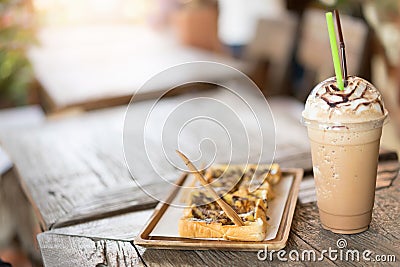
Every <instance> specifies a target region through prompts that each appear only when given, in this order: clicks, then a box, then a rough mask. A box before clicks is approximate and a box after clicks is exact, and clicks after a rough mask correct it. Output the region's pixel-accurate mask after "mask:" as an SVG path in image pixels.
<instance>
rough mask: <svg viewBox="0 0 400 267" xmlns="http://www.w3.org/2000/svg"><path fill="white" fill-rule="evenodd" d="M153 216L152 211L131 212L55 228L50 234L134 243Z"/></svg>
mask: <svg viewBox="0 0 400 267" xmlns="http://www.w3.org/2000/svg"><path fill="white" fill-rule="evenodd" d="M152 214H153V210H152V209H150V210H143V211H136V212H129V213H125V214H121V215H117V216H112V217H108V218H103V219H99V220H93V221H89V222H85V223H81V224H76V225H72V226H66V227H61V228H55V229H52V230H51V231H49V232H50V233H57V234H64V235H71V236H85V237H90V238H99V239H113V240H121V241H132V240H133V239H134V238H135V237H136V235H137V234H138V233H139V231H140V230H141V229H142V228H143V226H144V224H145V223H146V222H147V220H148V219H149V218H150V216H151V215H152Z"/></svg>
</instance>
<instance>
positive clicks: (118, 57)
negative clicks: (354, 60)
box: [29, 24, 246, 112]
mask: <svg viewBox="0 0 400 267" xmlns="http://www.w3.org/2000/svg"><path fill="white" fill-rule="evenodd" d="M38 39H39V45H38V46H35V47H32V48H31V49H30V51H29V59H30V61H31V63H32V66H33V69H34V72H35V76H36V78H37V80H38V82H39V83H40V85H41V87H42V90H41V95H42V97H41V98H42V100H43V105H44V106H45V108H46V110H48V111H49V112H57V111H63V110H65V109H71V108H81V109H85V110H88V109H95V108H101V107H109V106H111V105H121V104H127V103H128V102H129V100H130V99H131V97H132V94H133V93H135V92H137V95H136V96H135V97H136V99H147V98H152V97H153V96H154V91H160V90H165V89H169V86H170V85H171V84H169V83H168V82H167V83H164V84H163V85H162V86H155V87H151V88H148V90H140V91H138V90H139V88H141V87H142V85H143V84H144V83H145V82H146V81H147V80H148V79H150V78H151V77H152V76H154V75H155V74H157V73H159V72H160V71H163V70H165V69H166V68H169V67H171V66H175V65H178V64H182V63H186V62H192V61H199V60H200V61H215V62H220V63H223V64H227V65H229V66H233V67H236V68H238V69H240V70H242V71H244V70H246V64H244V63H243V62H238V61H236V60H233V59H230V58H227V57H225V56H222V55H219V54H216V53H213V52H210V51H206V50H201V49H198V48H194V47H187V46H183V45H181V44H179V42H178V41H177V40H176V38H174V36H173V33H171V32H170V31H164V32H157V31H155V30H152V29H149V28H147V27H145V26H138V25H134V24H133V25H123V24H122V25H96V26H95V25H91V26H80V27H76V26H75V27H74V26H70V27H67V26H65V27H55V28H51V27H48V28H43V29H40V31H39V32H38ZM202 72H205V70H201V69H199V70H198V72H197V73H195V75H193V79H194V80H196V77H199V75H200V76H201V74H202ZM179 75H180V73H177V74H175V76H176V77H175V78H179ZM206 75H207V76H209V79H211V80H218V79H224V78H226V77H224V73H223V72H222V73H216V74H215V75H210V74H206ZM171 80H174V79H172V78H171Z"/></svg>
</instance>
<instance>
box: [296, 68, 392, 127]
mask: <svg viewBox="0 0 400 267" xmlns="http://www.w3.org/2000/svg"><path fill="white" fill-rule="evenodd" d="M386 115H387V111H386V109H385V107H384V104H383V100H382V96H381V94H380V93H379V91H378V90H377V89H376V88H375V87H374V86H373V85H372V84H371V83H369V82H368V81H366V80H364V79H362V78H359V77H356V76H349V77H347V83H346V86H345V88H344V90H343V91H340V90H339V88H338V87H337V83H336V78H335V77H332V78H329V79H327V80H325V81H323V82H321V83H320V84H318V85H317V86H316V87H315V88H314V89H313V91H312V92H311V93H310V95H309V96H308V98H307V101H306V105H305V109H304V111H303V117H304V118H305V119H308V120H316V121H319V122H327V123H354V122H364V121H371V120H375V119H381V118H385V117H386Z"/></svg>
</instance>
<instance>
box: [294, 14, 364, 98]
mask: <svg viewBox="0 0 400 267" xmlns="http://www.w3.org/2000/svg"><path fill="white" fill-rule="evenodd" d="M340 20H341V24H342V31H343V38H344V41H345V44H346V59H347V69H348V74H349V75H357V76H362V77H364V78H367V79H368V78H369V77H368V76H369V68H370V66H369V57H368V51H369V48H370V46H369V42H368V38H369V29H368V26H367V25H366V24H365V22H364V21H363V20H361V19H358V18H354V17H350V16H348V15H344V14H343V15H340ZM296 59H297V61H298V62H299V63H300V65H301V66H302V67H303V68H304V70H305V73H304V76H303V80H302V83H301V84H300V85H298V86H297V88H296V91H295V92H294V94H295V95H296V96H297V97H298V98H299V99H301V100H305V98H306V97H307V95H308V94H309V92H310V90H311V89H312V88H313V87H314V86H315V84H316V83H318V82H320V81H322V80H325V79H326V78H328V77H331V76H333V75H334V69H333V62H332V54H331V49H330V44H329V37H328V30H327V26H326V19H325V11H323V10H317V9H309V10H307V11H306V12H305V13H304V14H303V21H302V24H301V33H300V41H299V47H298V49H297V51H296Z"/></svg>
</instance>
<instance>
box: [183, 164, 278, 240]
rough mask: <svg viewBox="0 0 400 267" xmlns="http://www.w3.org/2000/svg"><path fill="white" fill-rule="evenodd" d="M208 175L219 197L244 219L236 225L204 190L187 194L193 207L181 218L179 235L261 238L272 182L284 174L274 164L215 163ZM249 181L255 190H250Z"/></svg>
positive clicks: (264, 227)
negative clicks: (228, 164) (239, 224)
mask: <svg viewBox="0 0 400 267" xmlns="http://www.w3.org/2000/svg"><path fill="white" fill-rule="evenodd" d="M205 177H206V178H207V181H208V182H209V184H210V185H211V186H212V187H213V188H214V190H215V191H216V192H217V193H218V195H219V196H220V197H222V198H223V199H224V200H225V202H226V203H228V204H229V205H230V206H231V207H232V208H233V209H234V210H235V211H236V212H237V213H238V215H239V217H241V218H242V220H243V222H244V225H243V226H236V225H235V224H234V223H233V222H232V221H231V220H230V219H229V217H228V216H227V215H226V214H225V212H224V211H223V210H222V209H221V207H220V206H219V205H218V204H217V202H215V201H213V199H212V198H211V197H210V196H209V195H208V194H207V192H206V191H205V190H204V189H194V190H192V191H191V192H190V194H189V195H188V197H187V198H188V199H187V201H188V203H189V205H190V207H188V208H186V209H185V211H184V216H183V217H182V218H181V219H180V221H179V234H180V236H182V237H188V238H224V239H228V240H240V241H262V240H264V239H265V237H266V233H267V225H268V224H267V220H268V218H267V215H266V212H267V208H268V200H270V199H272V198H273V197H274V192H273V188H272V187H273V185H274V184H277V183H278V182H279V181H280V179H281V177H282V173H281V171H280V168H279V165H278V164H273V165H258V166H257V165H247V166H241V165H233V166H232V165H230V166H227V165H215V166H212V167H210V168H208V169H207V170H206V171H205ZM250 182H251V185H252V187H253V188H254V190H251V191H250V190H249V186H250Z"/></svg>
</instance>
